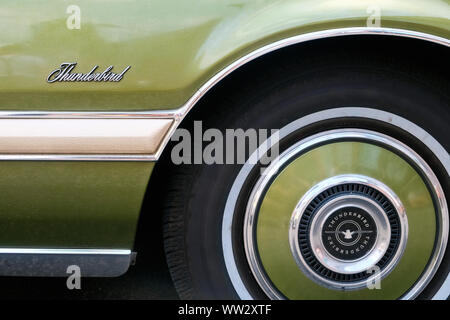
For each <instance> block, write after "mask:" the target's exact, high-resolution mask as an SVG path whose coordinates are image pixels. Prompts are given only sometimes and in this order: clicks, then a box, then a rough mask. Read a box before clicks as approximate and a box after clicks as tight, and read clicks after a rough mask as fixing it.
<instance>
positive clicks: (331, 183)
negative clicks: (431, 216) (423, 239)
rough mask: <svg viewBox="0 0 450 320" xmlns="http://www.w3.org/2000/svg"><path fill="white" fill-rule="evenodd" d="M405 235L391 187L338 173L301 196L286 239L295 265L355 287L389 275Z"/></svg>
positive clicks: (320, 279) (332, 283)
mask: <svg viewBox="0 0 450 320" xmlns="http://www.w3.org/2000/svg"><path fill="white" fill-rule="evenodd" d="M407 234H408V223H407V218H406V213H405V209H404V207H403V205H402V204H401V202H400V199H399V198H398V197H397V196H396V195H395V193H394V192H393V191H392V190H390V189H389V188H388V187H387V186H385V185H384V184H383V183H381V182H380V181H377V180H375V179H372V178H369V177H366V176H360V175H341V176H337V177H332V178H330V179H326V180H325V181H322V182H321V183H319V184H317V185H316V186H314V187H313V188H311V189H310V190H309V192H307V193H306V194H305V195H304V196H303V197H302V198H301V199H300V201H299V202H298V204H297V206H296V208H295V210H294V212H293V214H292V218H291V228H290V229H289V242H290V248H291V252H292V255H293V256H294V258H295V261H296V263H297V265H298V267H299V268H300V269H301V270H302V271H303V272H304V273H305V274H306V275H307V276H308V277H310V278H311V279H312V280H314V281H316V282H317V283H319V284H320V285H323V286H325V287H327V288H332V289H338V290H354V289H358V288H363V287H365V286H366V285H367V283H368V282H369V283H372V282H373V281H374V280H381V279H383V278H384V277H386V276H387V274H388V273H389V271H390V270H391V269H392V266H394V265H395V264H396V263H397V262H398V261H399V259H400V258H401V256H402V254H403V251H404V249H405V244H406V239H407ZM374 267H376V269H374ZM374 270H376V272H374Z"/></svg>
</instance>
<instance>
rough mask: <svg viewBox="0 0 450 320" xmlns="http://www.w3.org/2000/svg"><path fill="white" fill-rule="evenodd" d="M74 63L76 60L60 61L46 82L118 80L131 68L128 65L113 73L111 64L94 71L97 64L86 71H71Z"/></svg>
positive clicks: (74, 65)
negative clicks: (99, 70)
mask: <svg viewBox="0 0 450 320" xmlns="http://www.w3.org/2000/svg"><path fill="white" fill-rule="evenodd" d="M76 65H77V63H76V62H64V63H61V66H60V67H59V68H58V69H56V70H53V71H52V72H51V73H50V74H49V76H48V77H47V82H48V83H54V82H92V81H95V82H119V81H120V80H122V78H123V76H124V75H125V73H126V72H127V71H128V70H130V68H131V66H128V67H126V68H125V69H124V70H123V71H122V72H120V73H114V72H113V71H112V70H113V68H114V67H113V66H109V67H108V68H106V70H105V71H103V72H96V71H97V69H98V66H95V67H93V68H92V69H91V71H89V72H88V73H76V72H73V71H74V69H75V67H76Z"/></svg>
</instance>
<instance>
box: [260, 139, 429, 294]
mask: <svg viewBox="0 0 450 320" xmlns="http://www.w3.org/2000/svg"><path fill="white" fill-rule="evenodd" d="M350 173H351V174H361V175H366V176H369V177H372V178H375V179H377V180H379V181H381V182H383V183H384V184H386V185H387V186H389V187H390V188H391V189H392V190H393V191H394V192H395V193H396V194H397V196H398V197H399V198H400V200H401V202H402V203H403V205H404V206H405V209H406V214H407V217H408V225H409V234H408V242H407V246H406V250H405V252H404V255H403V257H402V258H401V260H400V262H399V264H398V265H397V266H396V267H395V269H394V271H392V272H391V273H390V274H389V275H388V276H387V277H386V278H385V279H384V280H382V281H381V289H380V290H369V289H362V290H357V291H350V292H343V291H336V290H330V289H327V288H325V287H322V286H320V285H318V284H316V283H315V282H313V281H312V280H310V279H309V278H307V277H306V276H305V275H304V274H303V272H302V271H300V269H299V268H298V266H297V265H296V263H295V261H294V258H293V256H292V253H291V251H290V247H289V239H288V233H289V221H290V218H291V215H292V212H293V211H294V209H295V206H296V205H297V203H298V201H299V200H300V198H301V197H302V196H303V195H304V194H305V192H306V191H307V190H309V189H310V188H311V187H312V186H314V185H315V184H317V183H318V182H320V181H322V180H325V179H327V178H330V177H332V176H336V175H339V174H350ZM435 232H436V216H435V211H434V206H433V202H432V198H431V196H430V194H429V192H428V189H427V187H426V185H425V183H424V182H423V180H422V178H421V177H420V176H419V175H418V173H417V172H416V171H415V170H414V169H413V168H412V167H411V166H410V165H409V164H408V163H407V162H405V161H404V160H403V159H402V158H400V157H399V156H397V155H395V154H394V153H392V152H391V151H388V150H387V149H384V148H382V147H379V146H375V145H372V144H368V143H363V142H338V143H331V144H328V145H325V146H322V147H318V148H316V149H313V150H311V151H309V152H307V153H305V154H304V155H301V156H300V157H298V158H297V159H296V160H294V161H293V162H292V163H291V164H290V165H288V166H287V167H286V168H285V169H284V170H283V171H282V172H280V174H279V175H278V176H277V178H276V179H275V181H274V182H273V183H272V185H271V186H270V188H269V190H268V192H267V194H266V196H265V197H264V199H263V202H262V204H261V209H260V211H259V216H258V221H257V230H256V235H257V247H258V251H259V254H260V258H261V261H262V265H263V267H264V269H265V270H266V272H267V274H268V276H269V277H270V279H271V280H272V282H273V283H274V284H276V286H277V287H278V289H279V290H280V291H281V292H282V293H283V294H284V295H285V296H287V297H288V298H290V299H396V298H399V297H400V296H401V295H402V294H404V293H405V292H406V291H407V289H409V288H410V287H411V286H412V285H413V284H414V283H415V281H416V280H417V279H418V278H419V276H420V274H421V273H422V271H423V270H424V268H425V266H426V265H427V262H428V260H429V258H430V257H431V254H432V251H433V246H434V240H435Z"/></svg>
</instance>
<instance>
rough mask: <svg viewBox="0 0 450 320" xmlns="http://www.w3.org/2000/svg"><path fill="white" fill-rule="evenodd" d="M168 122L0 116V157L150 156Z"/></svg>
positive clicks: (156, 149)
mask: <svg viewBox="0 0 450 320" xmlns="http://www.w3.org/2000/svg"><path fill="white" fill-rule="evenodd" d="M172 124H173V120H172V119H0V159H9V158H11V155H16V154H20V155H22V156H27V155H30V154H32V155H34V158H36V157H43V156H42V155H45V156H44V157H48V155H53V156H54V157H57V156H58V155H74V154H77V153H80V154H84V155H96V157H98V155H99V154H100V155H106V156H108V155H115V156H117V155H119V156H120V155H122V154H125V155H147V156H151V155H154V154H155V153H156V152H157V151H158V148H159V144H160V141H161V140H162V139H163V138H164V136H165V135H166V133H167V132H168V131H169V129H170V127H171V126H172ZM3 156H4V157H3ZM104 157H105V156H104ZM24 159H25V158H24Z"/></svg>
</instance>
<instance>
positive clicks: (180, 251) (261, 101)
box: [158, 49, 450, 299]
mask: <svg viewBox="0 0 450 320" xmlns="http://www.w3.org/2000/svg"><path fill="white" fill-rule="evenodd" d="M325 61H326V63H325ZM267 67H269V69H267ZM250 70H251V71H253V72H256V75H255V74H254V73H253V74H252V78H251V79H252V81H251V82H244V83H243V82H242V80H241V81H240V82H239V83H228V84H227V85H224V86H222V87H221V88H220V89H217V90H216V92H214V95H213V96H211V97H210V98H208V99H206V100H204V101H202V105H201V106H198V108H202V110H203V113H204V114H205V113H206V112H204V110H207V109H208V108H209V110H212V109H213V108H214V115H209V114H208V115H207V116H205V115H204V114H203V115H202V114H201V113H200V112H198V113H196V114H195V113H193V114H192V115H190V117H188V118H187V119H185V121H184V122H183V126H184V127H185V128H187V129H188V130H192V122H193V120H202V121H203V127H204V130H205V129H206V128H207V127H212V128H219V129H221V130H224V129H225V128H243V129H244V130H245V129H247V128H267V129H271V128H281V127H283V126H284V125H286V124H288V123H290V122H291V121H293V120H295V119H298V118H301V117H303V116H306V115H308V114H311V113H314V112H317V111H320V110H325V109H331V108H339V107H343V106H346V107H367V108H375V109H380V110H384V111H388V112H390V113H393V114H396V115H399V116H401V117H403V118H406V119H408V120H409V121H411V122H413V123H415V124H417V125H418V126H420V127H421V128H423V129H424V130H426V131H427V132H429V133H430V134H431V135H432V136H433V137H434V138H435V139H436V140H438V141H439V143H440V144H441V145H442V146H443V147H444V148H445V149H446V150H450V137H449V135H448V128H449V127H448V124H449V123H450V111H449V105H450V102H449V101H450V100H449V96H448V92H449V90H448V87H447V80H446V79H445V77H444V78H442V77H440V76H439V75H436V74H434V75H432V73H433V71H431V70H429V69H427V67H426V66H422V65H420V64H417V62H415V61H414V60H413V61H405V60H404V59H403V58H402V57H399V58H398V59H394V58H393V57H389V58H383V57H380V56H379V55H375V54H373V53H371V52H369V51H368V52H365V54H360V55H358V56H349V55H348V52H347V51H345V50H344V49H343V50H341V51H335V52H333V54H321V55H316V56H315V57H314V58H311V56H306V55H302V56H301V57H299V56H297V57H296V58H294V59H293V58H292V57H291V56H289V58H286V59H279V57H278V58H277V59H275V58H273V60H270V64H269V66H267V65H265V69H264V72H262V71H261V65H259V66H258V65H257V64H255V65H254V66H250V67H248V70H246V71H247V72H249V71H250ZM243 72H244V71H243ZM241 79H242V78H241ZM248 79H249V78H248ZM225 95H226V97H227V98H226V99H221V98H220V97H224V96H225ZM346 126H358V127H361V128H367V129H373V130H378V131H380V130H383V132H385V133H389V134H390V135H391V136H394V137H395V138H397V139H399V140H401V141H403V142H405V143H406V144H408V145H409V146H410V147H412V148H413V149H414V150H416V152H418V153H419V154H420V155H421V156H422V157H423V158H424V159H425V160H426V161H427V162H428V163H429V164H430V166H431V167H432V168H433V170H434V171H435V173H436V175H437V176H438V178H439V179H440V183H441V185H442V187H443V188H444V190H445V193H446V195H447V199H450V192H449V191H450V185H449V178H448V175H447V173H446V171H445V169H444V168H443V166H442V164H441V162H440V161H439V159H436V157H435V156H434V155H433V154H432V153H431V152H430V151H429V150H428V148H427V146H426V145H424V144H423V143H422V142H421V141H419V140H418V139H416V138H415V137H413V136H412V135H410V134H409V133H408V132H404V131H401V130H399V129H398V128H394V127H393V126H389V125H388V124H380V123H377V122H376V121H369V120H367V121H364V120H361V119H358V120H357V119H353V118H351V117H348V118H342V119H341V120H340V121H324V122H319V123H315V124H314V125H311V126H308V127H305V128H302V129H301V130H300V131H299V132H296V135H295V137H294V138H295V139H297V140H298V139H300V138H302V137H305V136H308V135H311V134H313V133H317V132H320V131H322V130H325V129H331V128H339V127H346ZM287 145H289V141H284V142H282V143H281V149H283V148H286V146H287ZM158 166H159V167H161V168H159V169H160V170H163V168H164V170H166V172H167V177H168V178H167V180H166V182H165V183H166V188H167V189H166V197H165V199H163V201H164V206H165V207H164V244H165V252H166V257H167V262H168V265H169V268H170V272H171V275H172V279H173V281H174V283H175V287H176V289H177V291H178V293H179V296H180V298H183V299H236V298H238V295H237V293H236V291H235V290H234V287H233V285H232V282H231V281H230V278H229V276H228V272H227V269H226V266H225V261H224V257H223V254H222V240H221V232H222V229H221V228H222V218H223V217H222V216H223V211H224V206H225V202H226V199H227V195H228V193H229V191H230V188H231V186H232V184H233V182H234V179H235V177H236V176H237V174H238V172H239V170H240V168H241V166H240V165H178V166H176V165H172V164H171V161H170V148H168V151H167V152H166V153H165V154H164V157H163V159H162V160H161V163H160V164H158ZM252 183H254V180H251V179H250V181H248V183H247V184H248V186H247V188H248V190H247V191H246V192H247V195H248V192H249V190H251V187H252ZM241 211H242V210H241ZM242 214H243V213H242ZM235 234H236V235H235V236H236V237H240V236H242V234H241V233H240V232H239V231H235ZM241 239H242V238H241ZM237 251H238V252H241V254H240V256H237V257H236V260H237V263H238V264H239V265H240V267H241V268H240V273H241V276H242V277H243V279H244V282H245V284H246V286H247V287H248V288H249V290H250V292H251V293H252V295H253V296H254V297H256V298H265V297H266V296H265V295H264V294H263V292H262V291H261V289H260V288H259V287H258V285H257V284H256V282H255V280H254V278H253V275H252V273H251V271H250V269H249V268H248V265H247V262H246V258H245V255H244V253H243V249H242V248H240V249H239V250H237ZM448 259H449V253H448V249H447V251H446V255H445V258H444V261H443V263H442V264H441V267H440V268H439V271H438V273H437V275H436V276H435V277H434V279H433V281H432V282H431V283H430V285H429V286H428V287H427V288H426V289H425V290H424V291H423V292H422V295H421V296H420V298H424V299H426V298H430V297H431V296H432V295H433V294H434V293H435V292H436V291H437V289H438V288H439V287H440V285H441V283H442V282H443V281H444V280H445V277H446V276H447V274H448V271H449V262H448Z"/></svg>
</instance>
